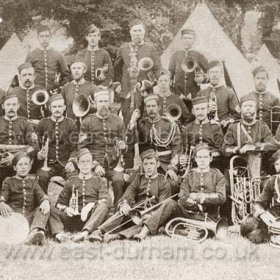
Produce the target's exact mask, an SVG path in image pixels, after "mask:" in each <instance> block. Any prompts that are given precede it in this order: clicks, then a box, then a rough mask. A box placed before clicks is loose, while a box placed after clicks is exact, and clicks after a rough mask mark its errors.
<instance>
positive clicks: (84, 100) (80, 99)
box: [72, 94, 94, 118]
mask: <svg viewBox="0 0 280 280" xmlns="http://www.w3.org/2000/svg"><path fill="white" fill-rule="evenodd" d="M93 107H94V102H93V100H92V98H91V97H90V96H86V95H84V94H81V95H78V96H77V97H75V99H74V101H73V104H72V110H73V113H74V115H75V116H76V117H77V118H83V117H84V116H85V115H86V114H87V113H88V112H89V111H90V110H91V109H92V110H94V108H93Z"/></svg>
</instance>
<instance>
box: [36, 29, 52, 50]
mask: <svg viewBox="0 0 280 280" xmlns="http://www.w3.org/2000/svg"><path fill="white" fill-rule="evenodd" d="M51 38H52V35H51V32H50V31H49V30H45V31H42V32H40V33H39V34H38V40H39V42H40V44H41V46H42V47H43V48H47V47H48V46H49V45H50V42H51Z"/></svg>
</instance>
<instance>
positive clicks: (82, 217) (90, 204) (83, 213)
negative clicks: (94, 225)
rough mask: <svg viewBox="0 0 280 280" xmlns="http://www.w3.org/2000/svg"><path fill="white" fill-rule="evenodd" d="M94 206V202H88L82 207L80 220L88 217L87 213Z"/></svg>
mask: <svg viewBox="0 0 280 280" xmlns="http://www.w3.org/2000/svg"><path fill="white" fill-rule="evenodd" d="M94 206H95V202H90V203H88V204H87V205H86V206H85V207H83V209H82V211H81V220H82V221H83V222H85V221H86V220H87V217H88V213H89V212H90V211H91V210H92V208H93V207H94Z"/></svg>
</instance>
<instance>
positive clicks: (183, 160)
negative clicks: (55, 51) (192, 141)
mask: <svg viewBox="0 0 280 280" xmlns="http://www.w3.org/2000/svg"><path fill="white" fill-rule="evenodd" d="M187 163H188V156H186V155H181V156H180V165H181V166H186V165H187Z"/></svg>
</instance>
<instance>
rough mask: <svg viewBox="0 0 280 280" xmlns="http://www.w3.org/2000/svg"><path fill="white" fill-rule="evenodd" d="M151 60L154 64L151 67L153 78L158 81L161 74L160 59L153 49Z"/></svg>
mask: <svg viewBox="0 0 280 280" xmlns="http://www.w3.org/2000/svg"><path fill="white" fill-rule="evenodd" d="M152 59H153V62H154V66H153V72H154V76H155V79H158V77H159V75H160V73H161V61H160V57H159V55H158V52H157V50H156V48H155V47H153V48H152Z"/></svg>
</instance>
